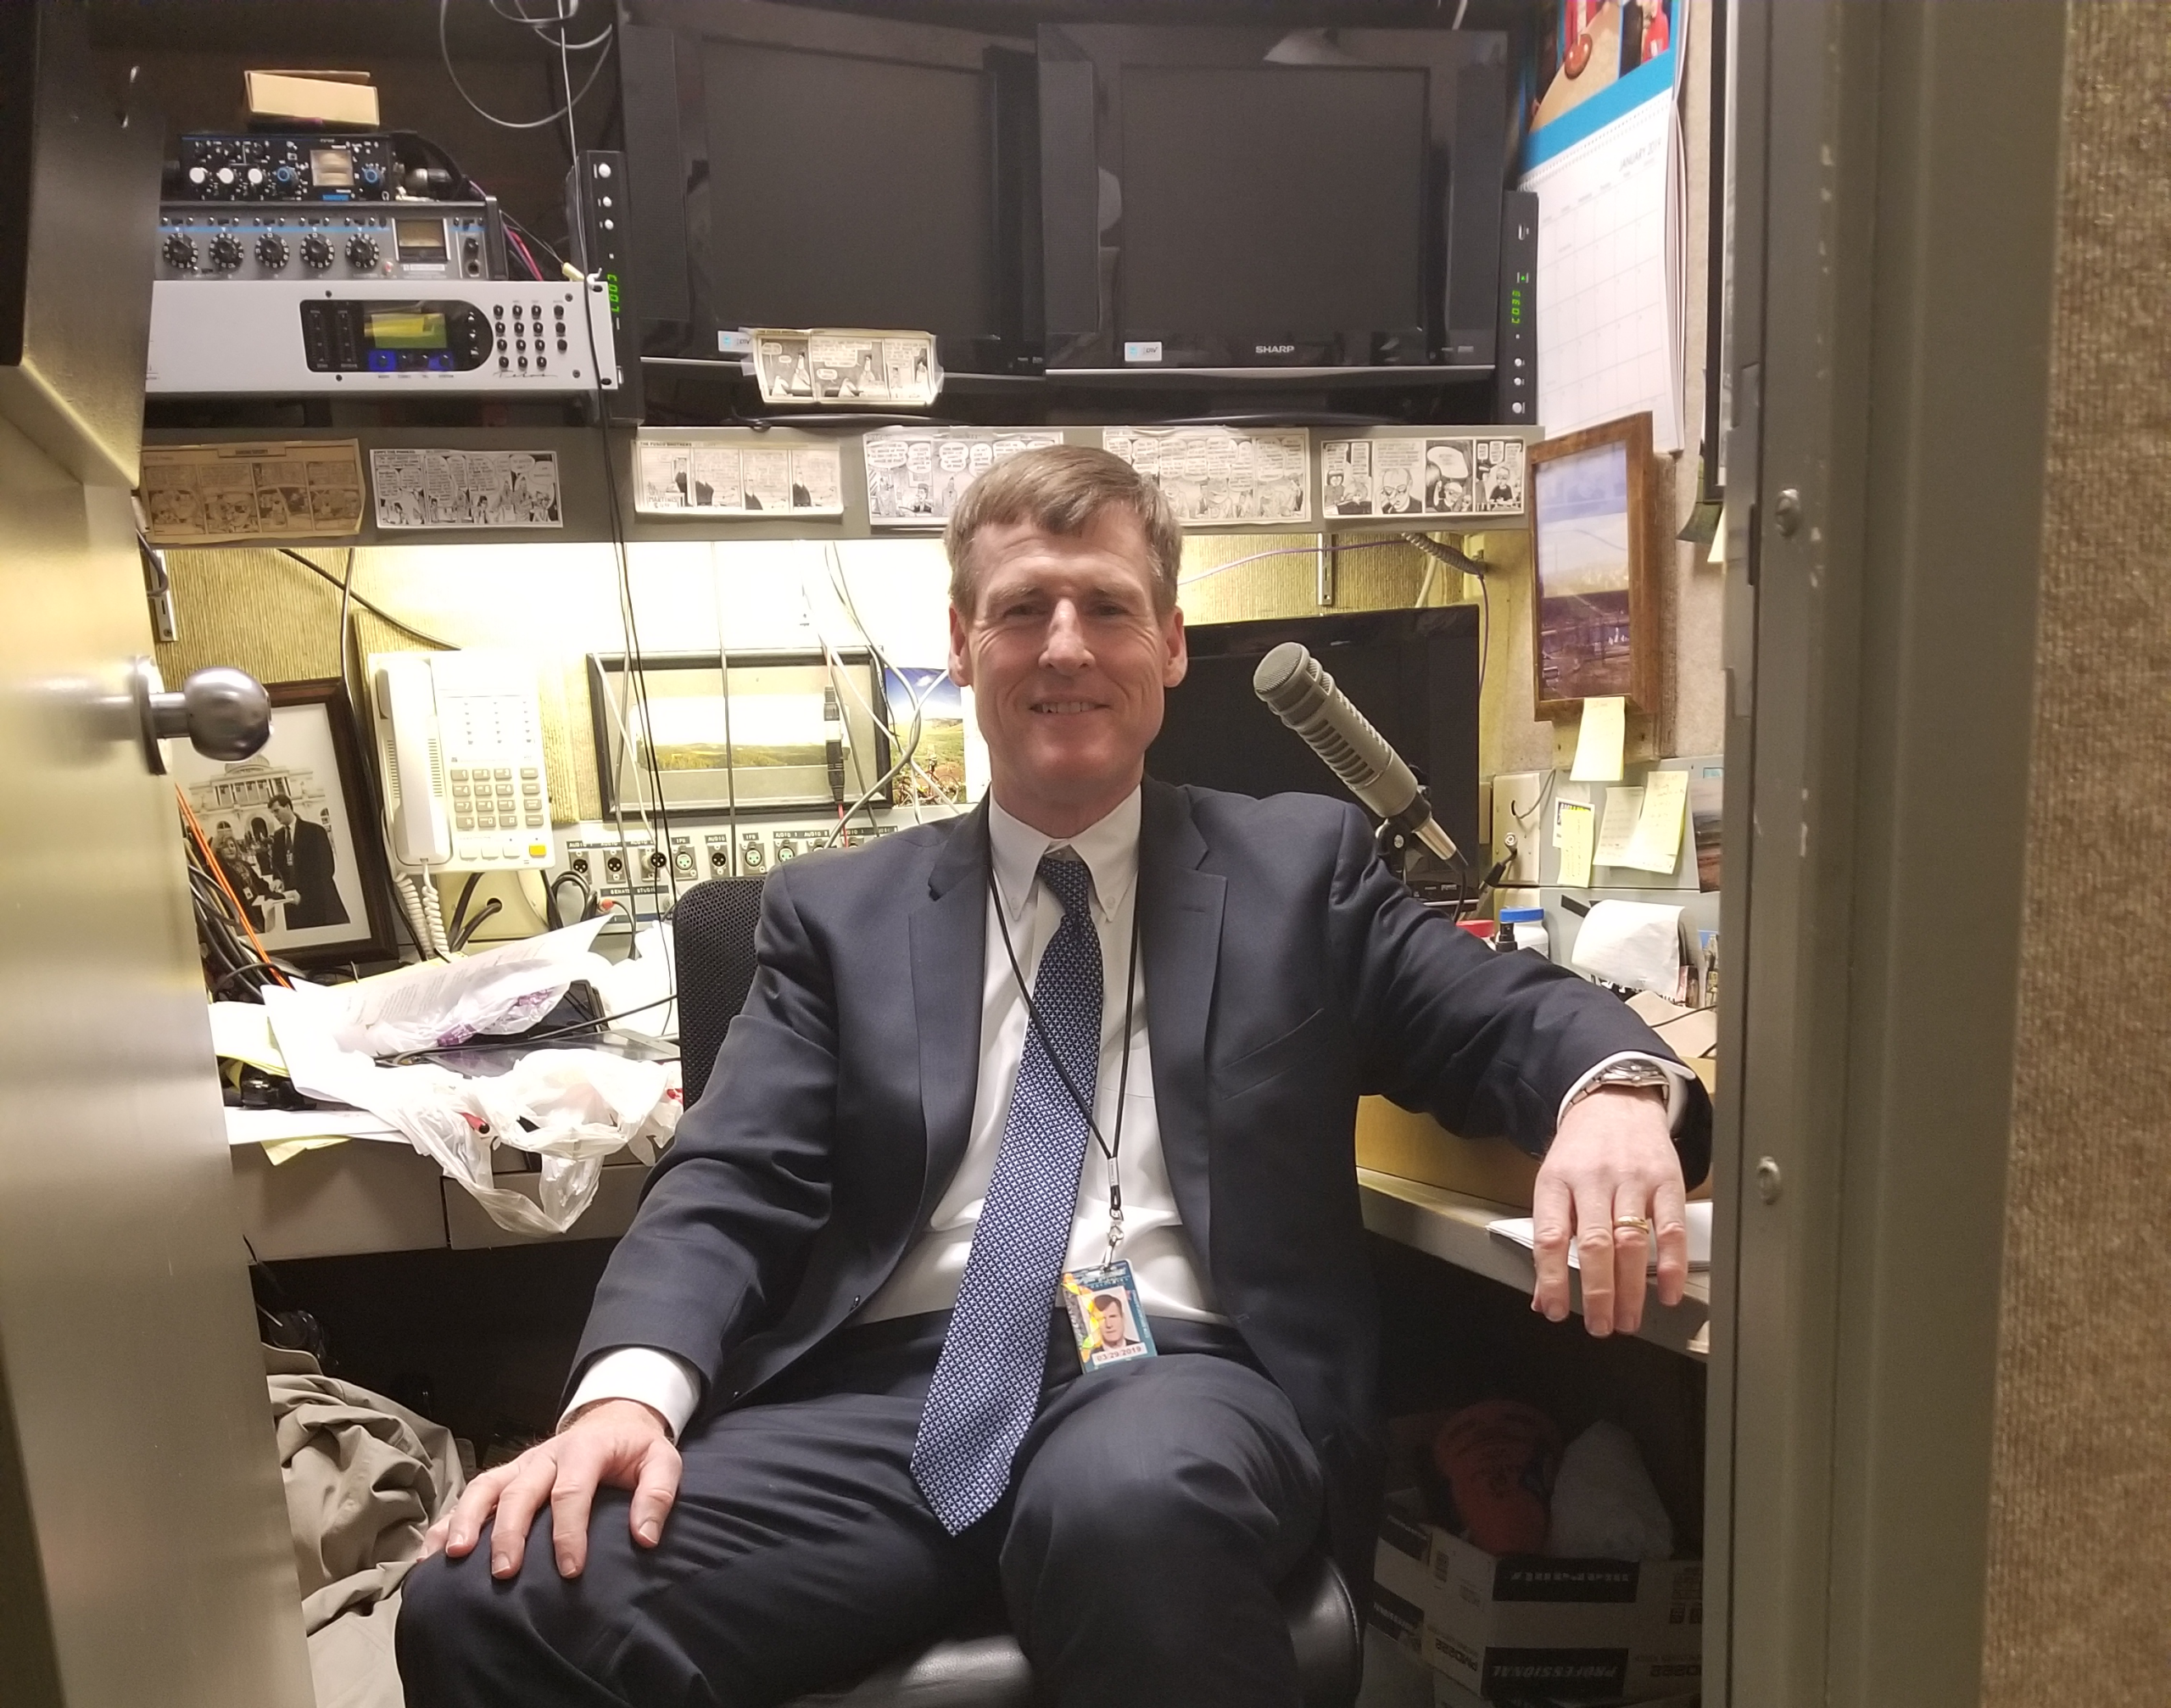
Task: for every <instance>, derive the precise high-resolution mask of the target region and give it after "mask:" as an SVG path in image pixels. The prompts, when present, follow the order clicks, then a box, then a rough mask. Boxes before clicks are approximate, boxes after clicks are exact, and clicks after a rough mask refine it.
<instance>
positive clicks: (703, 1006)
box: [671, 878, 762, 1108]
mask: <svg viewBox="0 0 2171 1708" xmlns="http://www.w3.org/2000/svg"><path fill="white" fill-rule="evenodd" d="M761 917H762V879H759V878H715V879H710V881H709V882H707V883H706V884H696V885H694V887H693V888H692V889H690V890H686V891H685V892H684V893H683V894H682V895H681V896H679V897H678V906H677V907H674V908H673V909H672V911H671V930H672V938H673V946H674V948H673V954H674V957H675V959H676V961H677V964H678V1067H679V1072H680V1074H681V1075H682V1076H683V1078H684V1082H685V1087H686V1107H687V1108H692V1107H693V1106H694V1105H695V1103H696V1102H699V1101H700V1096H701V1093H702V1091H704V1090H706V1088H707V1086H708V1082H709V1070H710V1069H712V1068H713V1067H715V1065H716V1052H717V1051H718V1050H720V1049H722V1048H723V1035H724V1032H725V1030H727V1029H728V1027H729V1026H730V1024H731V1021H732V1017H733V1016H734V1015H735V1014H737V1013H738V1012H739V1010H740V1009H741V1008H743V1007H745V1006H746V993H747V992H748V991H751V990H752V989H753V988H754V927H755V926H756V924H758V923H759V921H760V919H761Z"/></svg>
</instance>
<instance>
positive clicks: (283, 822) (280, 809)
mask: <svg viewBox="0 0 2171 1708" xmlns="http://www.w3.org/2000/svg"><path fill="white" fill-rule="evenodd" d="M271 816H272V817H273V818H276V819H277V820H278V821H279V828H280V829H282V830H283V829H286V828H287V826H288V825H289V824H291V823H293V822H294V809H293V807H289V806H288V805H287V803H286V802H285V801H273V802H272V803H271Z"/></svg>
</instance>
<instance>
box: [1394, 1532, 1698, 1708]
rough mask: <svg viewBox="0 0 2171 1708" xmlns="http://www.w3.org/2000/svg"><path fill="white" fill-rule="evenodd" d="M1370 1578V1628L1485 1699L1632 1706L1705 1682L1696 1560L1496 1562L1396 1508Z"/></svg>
mask: <svg viewBox="0 0 2171 1708" xmlns="http://www.w3.org/2000/svg"><path fill="white" fill-rule="evenodd" d="M1374 1572H1375V1577H1376V1591H1375V1596H1374V1607H1373V1614H1372V1622H1373V1624H1374V1625H1375V1626H1376V1627H1378V1628H1379V1629H1380V1630H1381V1631H1382V1632H1383V1633H1386V1634H1387V1636H1389V1637H1391V1638H1392V1639H1393V1640H1394V1642H1395V1643H1396V1644H1397V1646H1398V1647H1400V1648H1402V1649H1404V1650H1405V1651H1406V1652H1408V1653H1410V1654H1413V1655H1422V1656H1423V1658H1424V1659H1425V1660H1426V1661H1427V1662H1429V1663H1430V1664H1431V1665H1432V1667H1433V1668H1434V1669H1435V1670H1437V1672H1440V1673H1442V1674H1443V1675H1444V1676H1445V1677H1448V1678H1450V1679H1453V1680H1454V1682H1455V1683H1458V1684H1459V1685H1461V1686H1463V1687H1464V1688H1465V1689H1469V1690H1473V1691H1476V1693H1477V1694H1480V1695H1482V1696H1483V1697H1485V1698H1487V1700H1500V1699H1503V1698H1506V1697H1521V1696H1542V1697H1545V1698H1549V1699H1550V1698H1559V1699H1562V1700H1580V1701H1590V1702H1614V1701H1624V1700H1626V1701H1634V1700H1646V1699H1650V1698H1657V1697H1665V1696H1671V1695H1676V1694H1680V1693H1682V1692H1683V1691H1686V1690H1688V1689H1691V1688H1694V1686H1695V1685H1696V1684H1697V1683H1698V1681H1699V1679H1700V1678H1701V1677H1702V1676H1703V1650H1704V1567H1703V1562H1702V1561H1701V1560H1555V1559H1552V1558H1550V1557H1549V1556H1546V1555H1491V1554H1487V1552H1486V1551H1485V1550H1484V1549H1482V1548H1479V1547H1477V1546H1476V1545H1475V1544H1474V1543H1469V1542H1465V1541H1464V1540H1463V1539H1462V1538H1460V1537H1458V1536H1455V1535H1454V1534H1452V1533H1451V1532H1448V1531H1445V1530H1443V1529H1441V1528H1440V1527H1438V1526H1437V1525H1432V1524H1427V1523H1426V1522H1424V1521H1423V1520H1422V1519H1421V1517H1420V1516H1419V1515H1417V1514H1416V1512H1415V1510H1414V1506H1413V1505H1412V1504H1404V1503H1391V1504H1390V1508H1389V1511H1388V1515H1387V1518H1386V1520H1385V1521H1383V1523H1382V1525H1381V1535H1380V1543H1379V1548H1378V1551H1377V1555H1376V1560H1375V1564H1374Z"/></svg>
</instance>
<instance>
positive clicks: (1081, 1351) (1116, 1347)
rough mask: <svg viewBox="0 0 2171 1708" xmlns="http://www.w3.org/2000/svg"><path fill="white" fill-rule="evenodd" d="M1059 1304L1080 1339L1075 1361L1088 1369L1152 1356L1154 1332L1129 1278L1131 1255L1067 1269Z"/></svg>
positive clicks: (1078, 1339) (1136, 1288)
mask: <svg viewBox="0 0 2171 1708" xmlns="http://www.w3.org/2000/svg"><path fill="white" fill-rule="evenodd" d="M1063 1306H1064V1308H1065V1309H1067V1310H1069V1313H1070V1331H1071V1334H1072V1335H1073V1337H1074V1338H1075V1339H1076V1340H1077V1342H1078V1362H1079V1365H1080V1367H1081V1368H1083V1369H1086V1370H1099V1369H1101V1368H1102V1366H1103V1365H1111V1364H1122V1363H1124V1362H1125V1361H1126V1360H1128V1359H1134V1358H1152V1357H1153V1356H1154V1349H1153V1331H1152V1329H1151V1328H1149V1327H1147V1324H1146V1311H1145V1309H1144V1307H1142V1306H1141V1304H1140V1303H1138V1287H1137V1284H1136V1282H1134V1281H1132V1280H1131V1278H1130V1259H1128V1258H1118V1259H1115V1260H1114V1261H1113V1263H1108V1264H1102V1266H1101V1267H1100V1268H1099V1269H1093V1270H1064V1271H1063Z"/></svg>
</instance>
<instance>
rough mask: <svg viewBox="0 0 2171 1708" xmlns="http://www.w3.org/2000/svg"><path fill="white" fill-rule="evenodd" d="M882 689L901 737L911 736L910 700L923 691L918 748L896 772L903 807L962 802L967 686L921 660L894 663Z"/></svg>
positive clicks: (887, 671)
mask: <svg viewBox="0 0 2171 1708" xmlns="http://www.w3.org/2000/svg"><path fill="white" fill-rule="evenodd" d="M882 691H883V694H884V695H885V697H886V698H887V699H888V701H889V702H890V722H891V723H892V724H893V725H894V726H895V727H896V731H897V735H898V738H899V740H906V741H908V740H911V739H912V704H913V702H914V701H916V700H918V698H919V696H920V695H923V694H924V695H926V696H927V698H926V700H925V701H924V702H923V703H922V704H921V706H920V718H921V724H920V734H919V748H918V751H917V752H916V753H914V755H913V756H912V764H911V765H910V766H909V767H907V769H906V770H905V771H903V772H902V773H900V774H899V775H898V778H897V781H896V801H897V804H898V805H899V806H901V807H903V806H909V805H913V804H918V805H919V806H923V807H936V806H962V805H963V802H964V800H965V704H964V698H963V691H962V690H961V689H959V688H958V686H957V684H956V683H954V682H952V680H951V679H950V674H949V673H948V672H947V671H946V670H943V669H940V668H935V669H929V668H926V667H922V666H918V665H910V664H907V665H902V666H892V667H890V668H889V669H887V670H885V672H884V673H883V678H882Z"/></svg>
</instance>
